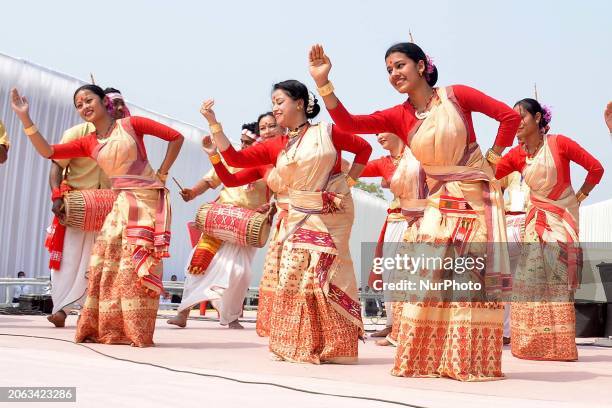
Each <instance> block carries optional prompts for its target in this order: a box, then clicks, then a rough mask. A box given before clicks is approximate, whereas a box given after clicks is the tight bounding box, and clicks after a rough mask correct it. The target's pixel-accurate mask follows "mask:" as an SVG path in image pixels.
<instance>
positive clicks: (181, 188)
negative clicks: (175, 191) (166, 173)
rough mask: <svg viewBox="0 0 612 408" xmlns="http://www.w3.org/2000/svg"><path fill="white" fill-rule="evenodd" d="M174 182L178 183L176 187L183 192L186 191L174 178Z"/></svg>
mask: <svg viewBox="0 0 612 408" xmlns="http://www.w3.org/2000/svg"><path fill="white" fill-rule="evenodd" d="M172 180H174V182H175V183H176V185H177V186H178V188H179V189H180V190H181V191H183V190H184V188H183V187H181V184H180V183H179V182H178V181H177V180H176V179H175V178H174V177H172Z"/></svg>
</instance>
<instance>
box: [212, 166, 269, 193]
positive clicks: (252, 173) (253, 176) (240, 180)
mask: <svg viewBox="0 0 612 408" xmlns="http://www.w3.org/2000/svg"><path fill="white" fill-rule="evenodd" d="M213 167H214V168H215V172H216V173H217V176H219V179H220V180H221V182H222V183H223V185H224V186H225V187H239V186H244V185H247V184H249V183H254V182H256V181H257V180H260V179H262V178H264V177H265V175H266V173H267V172H268V170H269V169H270V166H259V167H252V168H250V169H242V170H239V171H237V172H236V173H230V171H229V170H228V169H227V167H225V165H224V164H223V163H222V162H219V163H216V164H213Z"/></svg>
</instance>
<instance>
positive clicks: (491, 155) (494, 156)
mask: <svg viewBox="0 0 612 408" xmlns="http://www.w3.org/2000/svg"><path fill="white" fill-rule="evenodd" d="M485 158H486V159H487V161H488V162H489V163H491V164H497V163H498V162H499V161H500V160H501V158H502V156H501V154H499V153H497V152H496V151H495V150H493V149H489V150H487V154H486V156H485Z"/></svg>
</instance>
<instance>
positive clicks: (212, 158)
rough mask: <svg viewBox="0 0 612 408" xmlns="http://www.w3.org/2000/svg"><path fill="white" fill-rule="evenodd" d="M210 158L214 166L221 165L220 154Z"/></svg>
mask: <svg viewBox="0 0 612 408" xmlns="http://www.w3.org/2000/svg"><path fill="white" fill-rule="evenodd" d="M208 158H209V159H210V162H211V163H212V164H219V163H221V156H220V155H219V153H215V154H213V155H212V156H208Z"/></svg>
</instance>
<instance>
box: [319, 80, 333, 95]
mask: <svg viewBox="0 0 612 408" xmlns="http://www.w3.org/2000/svg"><path fill="white" fill-rule="evenodd" d="M317 91H318V92H319V95H321V96H328V95H331V94H333V93H334V84H332V83H331V81H328V82H327V83H326V84H325V85H323V86H322V87H320V88H317Z"/></svg>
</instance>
